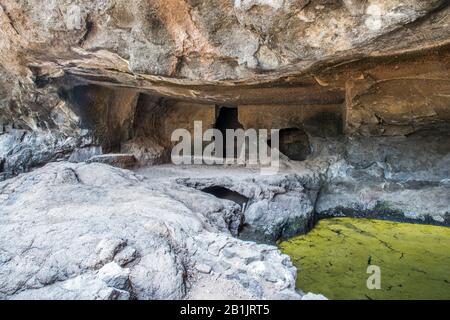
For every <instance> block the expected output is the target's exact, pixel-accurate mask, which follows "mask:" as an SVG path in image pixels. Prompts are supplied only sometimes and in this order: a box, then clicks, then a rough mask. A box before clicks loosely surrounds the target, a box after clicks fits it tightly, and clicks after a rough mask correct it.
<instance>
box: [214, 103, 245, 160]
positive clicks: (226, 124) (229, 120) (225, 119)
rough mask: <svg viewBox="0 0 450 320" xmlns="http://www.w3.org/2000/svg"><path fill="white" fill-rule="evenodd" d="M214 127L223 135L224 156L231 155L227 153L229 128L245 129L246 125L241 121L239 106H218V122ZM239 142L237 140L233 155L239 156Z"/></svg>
mask: <svg viewBox="0 0 450 320" xmlns="http://www.w3.org/2000/svg"><path fill="white" fill-rule="evenodd" d="M214 128H215V129H218V130H219V131H220V132H221V133H222V136H223V157H224V158H225V157H226V156H229V155H227V154H226V146H227V138H226V131H227V129H233V130H236V129H243V128H244V126H243V125H242V124H241V123H240V122H239V113H238V108H237V107H235V106H216V122H215V124H214ZM237 151H238V150H237V143H236V141H235V147H234V154H233V157H236V156H237ZM229 158H231V157H229Z"/></svg>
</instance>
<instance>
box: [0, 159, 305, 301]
mask: <svg viewBox="0 0 450 320" xmlns="http://www.w3.org/2000/svg"><path fill="white" fill-rule="evenodd" d="M178 188H180V190H183V189H185V190H186V189H188V188H187V187H183V186H181V185H178ZM0 190H1V199H0V201H1V206H0V208H1V209H0V219H1V223H0V228H1V237H0V248H1V261H0V297H1V298H3V299H28V298H31V299H46V298H48V299H182V298H186V297H189V298H193V299H195V298H200V297H201V294H202V291H201V290H200V289H199V287H198V286H200V284H201V285H205V284H206V283H209V284H210V285H213V284H214V283H216V282H215V281H216V280H217V281H220V282H222V283H224V285H225V286H224V288H223V290H222V291H220V297H221V298H229V299H234V298H236V297H239V296H245V297H248V298H252V299H263V298H275V299H278V298H280V299H281V298H282V299H299V298H301V297H302V294H301V293H299V292H297V291H296V289H295V268H294V267H293V266H292V263H291V261H290V259H289V258H288V256H286V255H282V254H281V253H280V252H279V251H278V249H277V248H276V247H274V246H269V245H263V244H256V243H252V242H245V241H241V240H239V239H236V238H234V237H232V231H233V225H232V224H231V225H230V224H229V223H228V220H229V219H232V218H231V217H230V216H236V219H237V221H240V218H239V215H240V214H241V212H238V211H232V210H231V211H227V207H233V206H232V205H231V204H229V203H225V204H223V206H222V207H220V206H215V203H216V202H218V200H217V199H214V197H213V196H206V195H204V194H203V193H202V192H200V191H195V190H194V189H191V194H190V197H191V198H193V199H195V198H196V197H198V198H199V199H203V200H202V201H203V204H204V205H205V206H206V207H208V208H212V209H210V210H214V209H215V210H217V211H216V213H215V216H214V217H213V218H211V217H209V213H208V212H206V211H200V210H197V209H196V208H195V207H190V206H189V205H186V204H185V203H183V202H182V201H180V200H178V199H177V197H176V194H177V189H173V190H172V191H171V193H167V192H166V190H165V187H164V186H162V184H161V182H156V181H153V182H152V180H151V179H147V178H144V177H142V176H140V175H136V174H134V173H132V172H131V171H127V170H122V169H119V168H114V167H111V166H108V165H104V164H97V163H92V164H73V163H67V162H61V163H53V164H48V165H46V166H44V167H43V168H41V169H37V170H36V171H33V172H32V173H26V174H22V175H20V176H18V177H16V178H12V179H9V180H7V181H4V182H2V183H1V184H0ZM180 194H181V195H182V193H181V191H180ZM206 197H208V198H209V199H210V203H208V201H207V200H206ZM213 208H214V209H213ZM221 214H222V217H220V215H221ZM220 219H222V222H219V220H220ZM229 228H230V229H231V230H230V229H229ZM214 287H215V285H214ZM212 288H213V287H211V289H212ZM225 288H228V289H225Z"/></svg>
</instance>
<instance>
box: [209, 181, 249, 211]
mask: <svg viewBox="0 0 450 320" xmlns="http://www.w3.org/2000/svg"><path fill="white" fill-rule="evenodd" d="M202 191H203V192H206V193H209V194H211V195H213V196H215V197H217V198H220V199H225V200H231V201H233V202H236V203H237V204H238V205H240V206H241V208H242V209H244V208H245V205H246V204H247V203H248V201H249V200H250V199H249V198H247V197H246V196H244V195H242V194H240V193H238V192H236V191H233V190H230V189H227V188H225V187H222V186H211V187H206V188H204V189H202Z"/></svg>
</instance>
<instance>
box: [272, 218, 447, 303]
mask: <svg viewBox="0 0 450 320" xmlns="http://www.w3.org/2000/svg"><path fill="white" fill-rule="evenodd" d="M279 247H280V249H281V250H282V251H283V252H284V253H286V254H288V255H289V256H291V258H292V261H293V263H294V265H295V266H296V267H297V269H298V273H297V287H298V288H301V289H302V290H304V291H311V292H315V293H322V294H324V295H325V296H326V297H328V298H329V299H450V228H448V227H439V226H430V225H420V224H410V223H398V222H390V221H381V220H368V219H353V218H332V219H325V220H321V221H319V222H318V224H317V225H316V226H315V227H314V229H313V230H311V231H310V232H309V233H308V234H307V235H303V236H297V237H294V238H292V239H289V240H287V241H283V242H281V243H279ZM368 265H375V266H379V267H380V280H381V283H380V284H381V289H372V290H369V289H368V288H367V279H368V278H369V277H370V276H371V275H373V274H372V273H370V274H368V273H367V268H368ZM372 280H373V278H372ZM372 280H371V283H374V282H372Z"/></svg>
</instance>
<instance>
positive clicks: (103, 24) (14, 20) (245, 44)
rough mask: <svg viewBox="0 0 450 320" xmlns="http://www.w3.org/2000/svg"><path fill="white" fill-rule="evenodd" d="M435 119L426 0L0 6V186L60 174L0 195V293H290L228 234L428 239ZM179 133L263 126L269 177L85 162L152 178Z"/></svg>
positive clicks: (433, 17) (446, 124)
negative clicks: (373, 230) (377, 220)
mask: <svg viewBox="0 0 450 320" xmlns="http://www.w3.org/2000/svg"><path fill="white" fill-rule="evenodd" d="M224 110H228V111H229V112H228V116H227V117H230V118H229V119H228V118H227V117H225V116H224V112H225V111H224ZM449 114H450V3H449V1H446V0H428V1H421V0H408V1H400V0H389V1H387V0H385V1H381V0H368V1H355V0H283V1H281V0H265V1H262V0H234V1H230V0H212V1H197V0H154V1H124V0H106V1H88V0H76V1H45V2H42V1H36V0H21V1H13V0H1V2H0V180H4V179H9V178H11V177H14V176H15V175H17V174H20V173H22V172H26V171H29V170H30V169H31V168H36V167H39V166H42V165H44V164H46V163H47V162H52V161H62V160H68V161H69V162H70V163H66V162H62V163H59V164H51V165H47V166H45V167H44V168H42V169H40V170H37V171H35V172H32V173H30V174H23V175H21V176H19V177H16V178H12V179H11V180H7V181H5V182H3V183H1V184H0V197H1V198H0V202H2V206H1V209H0V212H1V213H2V214H1V219H4V220H5V223H4V224H0V225H1V228H3V230H1V232H0V234H1V235H2V237H0V241H2V242H3V243H5V244H8V246H10V244H12V247H11V250H8V251H5V252H4V253H1V252H0V272H1V274H2V275H5V276H2V277H0V281H2V282H1V283H0V297H6V298H26V297H49V298H56V297H63V298H115V299H128V298H142V299H148V298H182V297H188V298H189V297H190V298H199V297H205V296H204V290H202V288H206V289H208V288H212V287H214V288H216V287H217V286H216V284H217V283H219V284H220V286H219V287H220V288H221V290H219V292H217V297H218V298H221V297H222V298H224V297H225V298H226V297H242V298H249V299H252V298H268V297H276V298H298V297H299V295H298V294H297V293H295V291H294V288H293V274H294V273H295V272H294V271H293V270H292V265H291V264H290V262H289V261H288V260H287V259H286V258H285V257H284V256H280V254H279V253H278V252H277V251H276V250H274V248H273V247H270V246H265V245H258V244H251V243H248V242H242V241H240V240H238V239H236V238H233V236H241V237H244V238H250V239H252V240H255V239H256V240H259V241H264V242H267V241H274V240H277V239H279V238H280V237H288V236H291V235H294V234H296V233H301V232H306V231H307V230H308V229H309V228H310V226H311V224H312V223H313V222H314V220H315V219H316V218H321V217H326V216H330V215H331V216H333V215H356V216H370V217H372V216H374V217H381V218H389V219H398V220H411V219H414V220H415V221H416V220H418V221H422V222H424V221H425V222H431V223H439V224H446V225H448V224H449V223H450V218H449V215H450V209H449V208H450V202H449V201H450V199H449V198H448V194H449V186H450V185H449V183H448V182H449V180H450V172H449V169H448V168H450V139H449V137H450V135H449V133H450V117H449ZM224 118H227V119H228V120H227V121H223V119H224ZM196 120H197V121H198V120H200V121H202V122H203V127H202V130H203V131H204V130H206V129H208V128H213V127H214V128H218V129H220V130H224V129H226V128H231V127H233V128H234V127H239V128H243V129H249V128H254V129H272V128H276V129H281V130H282V131H281V133H282V135H281V140H280V142H281V144H282V145H281V146H280V150H281V151H282V152H283V153H284V154H285V156H287V157H284V156H283V161H282V168H281V173H280V175H278V176H275V177H272V178H270V179H268V178H263V177H259V178H255V173H254V172H253V173H252V174H249V175H245V176H239V175H237V176H236V177H228V176H227V175H228V173H227V174H219V176H217V175H216V174H212V175H209V176H206V177H202V178H200V177H198V176H196V173H197V172H196V171H195V170H194V169H192V168H190V170H187V172H190V175H189V176H182V175H180V176H176V177H174V178H177V180H176V181H171V182H170V183H169V182H164V181H162V180H158V179H157V180H158V181H152V182H151V183H150V182H149V181H147V180H146V179H142V178H140V177H138V176H135V175H133V174H132V173H130V172H129V171H122V170H119V169H113V168H111V167H109V166H106V165H101V164H96V163H93V162H106V163H109V164H113V165H118V166H122V167H131V166H148V165H154V164H162V163H166V162H168V161H169V159H170V150H171V148H172V146H173V145H174V142H173V141H171V133H172V132H173V131H174V130H175V129H177V128H184V129H187V130H188V131H189V132H192V131H193V130H194V121H196ZM267 143H268V145H270V141H267ZM104 153H108V154H109V155H103V154H104ZM291 160H298V161H291ZM78 162H87V163H90V164H89V165H87V164H78ZM153 169H154V168H153ZM144 170H145V169H144ZM155 170H156V169H155ZM172 170H173V171H174V172H177V170H176V169H172V168H169V169H168V170H167V171H164V172H162V173H161V174H164V175H167V174H169V175H170V172H172ZM219 172H220V170H219ZM155 174H156V175H157V174H158V173H157V170H156V172H155V171H152V172H151V173H149V176H153V175H155ZM211 188H226V189H227V190H228V191H229V192H234V193H237V194H238V195H236V194H232V197H231V196H230V197H231V198H230V199H231V201H230V199H226V198H225V199H221V197H214V195H211V194H207V193H206V192H201V190H211ZM233 197H237V198H238V200H236V199H234V200H236V201H237V202H236V201H234V200H233V199H232V198H233ZM239 199H240V200H239ZM242 199H246V202H245V206H243V203H241V201H242ZM130 208H132V209H130ZM150 208H151V209H150ZM130 210H132V211H130ZM17 212H19V214H18V213H17ZM129 214H130V215H132V217H131V218H130V219H127V215H129ZM80 217H84V218H85V219H83V220H80ZM6 222H7V223H6ZM25 227H26V228H28V229H27V230H28V231H27V232H26V233H23V232H22V230H23V228H25ZM3 235H4V236H3ZM73 239H76V240H75V241H73ZM0 247H1V248H5V247H7V246H4V245H1V243H0ZM86 248H87V249H86ZM66 252H71V254H70V256H67V255H66V254H65V253H66ZM46 257H51V258H48V259H47V258H46ZM155 261H159V262H158V263H160V265H156V264H155ZM230 261H231V262H230ZM266 262H270V266H269V265H267V263H266ZM160 270H166V272H167V274H162V273H161V271H160ZM6 275H8V276H6ZM213 275H214V276H213ZM154 283H158V284H160V286H159V287H152V284H154ZM81 287H83V288H88V289H86V290H85V292H81V291H80V288H81ZM242 288H245V290H243V289H242ZM227 290H228V291H227ZM206 291H207V290H206ZM227 292H228V293H227ZM230 293H231V295H230Z"/></svg>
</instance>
